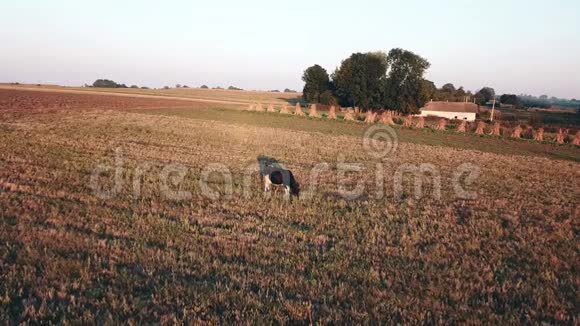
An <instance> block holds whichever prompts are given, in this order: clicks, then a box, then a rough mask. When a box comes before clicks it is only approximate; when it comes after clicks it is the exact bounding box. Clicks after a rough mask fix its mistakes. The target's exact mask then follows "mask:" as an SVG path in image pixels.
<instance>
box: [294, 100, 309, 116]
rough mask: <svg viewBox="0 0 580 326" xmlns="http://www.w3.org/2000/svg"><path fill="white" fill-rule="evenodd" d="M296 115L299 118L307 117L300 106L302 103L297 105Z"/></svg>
mask: <svg viewBox="0 0 580 326" xmlns="http://www.w3.org/2000/svg"><path fill="white" fill-rule="evenodd" d="M294 114H295V115H297V116H300V117H304V116H306V114H305V113H304V111H302V107H301V106H300V103H296V108H295V109H294Z"/></svg>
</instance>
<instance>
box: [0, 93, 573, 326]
mask: <svg viewBox="0 0 580 326" xmlns="http://www.w3.org/2000/svg"><path fill="white" fill-rule="evenodd" d="M85 100H86V101H88V102H90V100H89V99H85ZM79 101H81V102H82V101H84V100H79ZM160 104H165V105H166V106H165V107H164V108H163V109H153V108H151V107H150V106H145V107H146V108H148V109H143V107H141V105H120V106H119V107H114V108H105V107H102V106H96V108H91V106H90V105H87V106H86V107H84V108H83V110H78V109H75V108H73V107H68V108H67V107H64V108H63V107H58V105H56V106H55V107H53V109H51V110H23V108H22V107H16V108H9V107H5V108H4V110H0V224H1V225H0V243H1V244H2V245H1V246H0V320H2V321H3V322H20V321H29V322H64V321H69V322H84V323H93V322H98V323H107V322H109V323H116V322H117V323H118V322H151V321H157V322H162V323H171V322H175V321H186V322H194V321H205V322H212V323H218V322H239V321H253V322H280V323H287V322H296V323H303V324H307V323H317V322H320V323H324V322H337V323H362V322H369V321H370V322H373V321H374V322H379V321H382V322H400V323H409V322H481V321H487V322H494V323H497V322H514V323H520V322H539V321H544V322H548V323H569V324H573V323H577V322H578V312H577V311H578V307H577V304H578V303H577V290H578V268H579V267H580V266H579V265H578V261H579V260H578V250H579V249H580V248H579V246H578V243H580V242H579V241H578V213H579V208H578V205H577V202H578V199H579V198H580V189H579V188H578V184H580V172H579V171H580V170H579V163H578V151H579V149H578V148H575V147H572V146H569V145H564V146H555V145H549V144H532V143H528V142H516V141H502V140H497V139H489V138H485V137H483V138H482V137H476V136H463V135H455V134H452V133H442V134H436V133H427V132H421V131H412V130H404V129H400V130H396V131H397V132H398V139H399V143H398V147H397V148H396V150H395V151H392V152H391V153H389V155H387V156H386V157H383V158H377V157H375V156H374V155H373V153H371V152H369V151H368V149H365V147H364V146H363V141H362V138H361V136H362V135H363V133H364V132H365V128H366V127H364V126H362V125H360V124H356V123H346V122H333V121H318V120H314V119H306V118H299V117H286V116H280V115H276V114H267V113H255V112H251V113H250V112H241V111H239V110H238V111H236V110H229V109H227V108H222V107H220V108H216V107H215V104H205V106H204V105H201V106H199V105H196V104H192V103H188V104H189V106H187V105H186V106H183V107H182V106H181V103H179V104H178V108H175V107H174V106H173V104H171V103H160ZM112 109H114V110H112ZM500 145H505V146H507V149H506V148H503V149H501V147H500ZM498 148H499V149H498ZM512 148H513V150H512ZM511 153H518V155H512V154H511ZM260 154H265V155H269V156H272V157H275V158H276V159H278V160H280V161H282V162H284V163H285V164H286V165H287V167H288V168H290V169H292V171H293V172H294V174H295V175H296V177H297V179H298V180H299V181H300V182H301V184H302V188H303V196H302V197H301V199H300V200H293V201H291V202H287V201H285V200H284V199H283V198H282V196H281V192H279V191H276V192H275V193H274V194H272V195H271V196H270V197H265V196H264V195H263V194H262V192H261V184H260V180H259V178H258V176H257V175H256V174H255V173H254V174H250V173H249V172H248V171H249V169H251V168H252V164H254V163H255V162H256V157H257V156H258V155H260ZM320 163H326V164H327V165H319V164H320ZM344 163H349V164H350V165H352V164H354V163H356V164H358V165H357V167H358V169H359V170H360V171H358V172H352V171H351V172H349V173H345V174H344V175H341V174H340V172H339V171H340V170H341V168H340V167H341V166H343V165H344ZM421 164H423V165H424V166H427V164H428V167H430V168H431V169H432V170H431V172H433V171H434V173H435V174H438V175H439V176H440V183H439V184H440V189H441V196H440V197H439V198H437V195H436V193H437V191H436V190H437V182H436V181H435V182H434V180H435V179H433V178H432V177H430V176H431V174H429V173H427V174H425V175H423V176H421V177H419V180H422V181H423V186H424V187H423V195H422V196H420V197H417V196H416V195H415V193H414V185H416V184H417V181H416V179H413V178H412V174H404V175H403V179H402V185H403V186H402V188H401V189H399V191H395V190H396V189H397V187H396V186H395V185H396V184H397V179H396V176H397V171H402V170H401V169H402V167H412V166H421ZM464 164H469V165H468V167H469V169H468V170H467V171H466V172H469V171H475V170H477V171H479V174H478V176H477V177H474V178H473V179H472V180H465V178H459V179H454V175H456V172H457V171H458V168H459V167H460V166H462V165H463V166H465V165H464ZM350 165H349V166H350ZM313 169H314V170H313ZM116 171H120V172H116ZM208 171H209V172H211V171H213V172H214V173H208ZM216 171H218V172H220V171H221V174H220V173H217V172H216ZM313 171H315V172H316V171H317V173H314V172H313ZM172 172H175V173H172ZM180 173H183V174H181V176H182V178H180ZM467 174H469V173H467ZM313 176H314V177H313ZM230 179H231V182H230V181H229V180H230ZM314 180H316V182H314ZM315 183H316V187H314V184H315ZM458 183H459V185H460V186H461V188H462V189H464V190H465V191H468V192H470V193H471V195H475V196H471V197H472V198H471V199H467V198H465V196H464V197H462V196H461V195H459V194H458V191H457V185H458ZM229 185H231V189H230V188H229ZM357 185H358V187H363V188H362V189H363V190H362V191H361V192H360V193H359V194H358V196H354V198H351V199H347V198H344V190H345V189H346V190H348V191H351V190H353V189H355V188H356V187H357ZM208 188H209V190H208ZM341 189H342V192H341ZM95 190H97V191H95ZM230 190H231V191H230ZM216 196H217V197H219V198H217V197H216ZM105 197H108V198H105Z"/></svg>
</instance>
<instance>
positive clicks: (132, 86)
mask: <svg viewBox="0 0 580 326" xmlns="http://www.w3.org/2000/svg"><path fill="white" fill-rule="evenodd" d="M131 88H139V86H137V85H131Z"/></svg>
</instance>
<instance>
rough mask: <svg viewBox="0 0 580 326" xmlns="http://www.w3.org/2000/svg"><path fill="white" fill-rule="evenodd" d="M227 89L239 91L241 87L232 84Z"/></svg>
mask: <svg viewBox="0 0 580 326" xmlns="http://www.w3.org/2000/svg"><path fill="white" fill-rule="evenodd" d="M228 89H229V90H231V91H241V90H242V89H241V88H237V87H234V86H230V87H228Z"/></svg>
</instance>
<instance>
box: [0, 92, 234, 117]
mask: <svg viewBox="0 0 580 326" xmlns="http://www.w3.org/2000/svg"><path fill="white" fill-rule="evenodd" d="M222 106H224V105H222ZM209 107H215V104H211V103H207V102H203V101H196V102H193V101H188V100H177V99H164V98H158V97H140V96H139V95H135V96H124V95H117V94H105V93H94V94H87V93H74V92H66V91H49V90H28V89H9V88H6V89H4V88H0V110H4V111H6V110H11V111H25V110H35V111H38V110H47V109H49V110H50V109H53V110H54V109H108V110H121V109H136V108H140V109H151V108H209Z"/></svg>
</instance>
